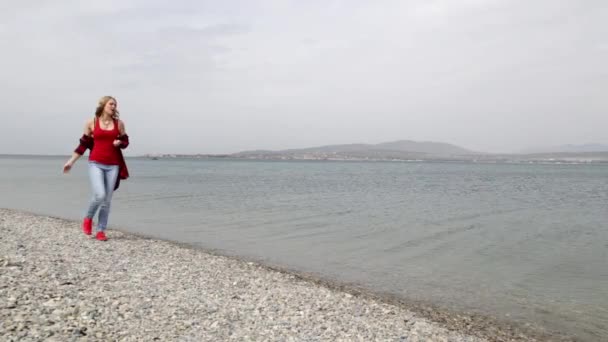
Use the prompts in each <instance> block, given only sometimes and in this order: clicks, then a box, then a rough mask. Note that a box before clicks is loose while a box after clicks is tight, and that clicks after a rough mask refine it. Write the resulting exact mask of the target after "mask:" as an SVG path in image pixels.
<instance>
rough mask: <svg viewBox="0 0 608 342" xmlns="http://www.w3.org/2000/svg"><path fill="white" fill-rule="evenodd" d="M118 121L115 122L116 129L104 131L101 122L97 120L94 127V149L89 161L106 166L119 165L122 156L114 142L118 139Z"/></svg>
mask: <svg viewBox="0 0 608 342" xmlns="http://www.w3.org/2000/svg"><path fill="white" fill-rule="evenodd" d="M119 135H120V131H119V130H118V121H117V120H114V128H112V129H110V130H105V129H102V128H101V127H100V126H99V120H98V119H97V120H95V124H94V127H93V141H94V144H93V149H92V150H91V153H90V154H89V160H91V161H95V162H98V163H100V164H105V165H119V164H120V156H119V150H118V147H116V146H114V140H116V139H117V138H118V136H119Z"/></svg>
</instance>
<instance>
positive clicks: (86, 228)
mask: <svg viewBox="0 0 608 342" xmlns="http://www.w3.org/2000/svg"><path fill="white" fill-rule="evenodd" d="M117 105H118V104H117V102H116V99H115V98H113V97H111V96H104V97H102V98H101V99H100V100H99V105H98V106H97V109H96V110H95V117H94V118H93V119H91V120H88V121H87V123H86V124H85V126H84V134H83V135H82V137H81V138H80V144H79V145H78V147H77V148H76V149H75V150H74V153H73V154H72V157H71V158H70V159H69V160H68V162H67V163H65V165H64V166H63V172H64V173H68V172H70V170H71V169H72V166H74V163H75V162H76V161H77V160H78V158H80V156H82V155H83V154H84V152H85V151H86V150H87V149H90V150H91V152H90V153H89V178H90V181H91V188H92V190H93V198H92V199H91V201H90V203H89V207H88V209H87V212H86V215H85V217H84V220H83V222H82V230H83V232H84V233H85V234H86V235H91V234H92V230H93V217H94V216H95V213H96V212H97V210H98V209H99V217H98V222H97V234H96V235H95V238H96V239H97V240H100V241H106V240H107V237H106V234H105V232H104V231H105V229H106V227H107V226H108V216H109V214H110V202H111V201H112V194H113V193H114V190H116V189H117V188H118V185H119V183H120V179H126V178H128V177H129V172H128V170H127V165H126V164H125V161H124V158H123V156H122V152H121V149H125V148H127V146H129V136H128V135H127V133H126V130H125V124H124V122H123V121H122V120H120V119H118V114H119V113H118V110H117Z"/></svg>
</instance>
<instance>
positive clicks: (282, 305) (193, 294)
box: [0, 209, 568, 341]
mask: <svg viewBox="0 0 608 342" xmlns="http://www.w3.org/2000/svg"><path fill="white" fill-rule="evenodd" d="M0 229H1V230H2V234H1V235H2V238H1V239H0V247H1V248H0V258H1V259H2V260H0V280H1V281H0V294H1V296H0V297H1V298H6V302H4V300H3V302H0V318H1V319H0V322H5V323H0V336H8V337H9V338H15V339H17V338H19V337H20V336H21V337H22V336H27V338H30V339H36V334H38V336H39V337H42V338H44V337H45V336H46V337H47V338H51V339H53V338H55V339H57V340H62V339H64V338H66V337H67V338H74V337H77V338H79V339H80V338H83V339H84V340H91V339H92V340H96V339H116V338H120V339H121V340H123V339H124V340H132V339H136V340H138V339H141V338H144V339H150V340H151V339H153V338H154V337H158V338H160V339H161V340H175V339H179V340H222V339H236V340H239V339H240V340H264V339H268V340H285V341H288V340H294V341H301V340H305V341H318V340H323V341H325V340H362V341H369V340H395V341H404V340H407V341H416V340H420V341H429V340H430V341H435V340H437V341H484V340H487V341H545V340H553V341H556V340H563V341H566V340H568V339H566V338H562V337H556V336H555V335H553V336H550V335H548V334H546V333H543V332H538V331H533V330H532V329H525V330H524V329H521V328H519V327H515V326H512V325H508V324H506V323H501V322H498V321H497V320H494V319H492V318H490V317H483V316H476V315H465V314H461V313H452V312H448V311H446V310H441V309H437V308H434V307H432V306H430V305H426V304H424V303H413V302H408V301H407V300H405V299H402V298H397V297H395V296H391V295H388V294H381V293H373V292H372V291H369V290H367V289H362V288H358V287H357V286H356V285H352V284H341V283H339V282H338V281H331V280H327V279H321V278H318V277H316V276H315V275H310V274H303V273H298V272H296V271H294V270H289V269H282V268H277V267H271V266H265V265H263V264H260V263H258V262H253V261H250V260H244V259H241V258H238V257H234V256H226V255H221V254H218V253H216V252H214V251H209V250H203V249H201V248H198V247H194V246H191V245H188V244H183V243H178V242H172V241H166V240H160V239H156V238H153V237H148V236H143V235H140V234H132V233H127V232H124V231H122V230H120V229H109V234H108V235H109V238H110V240H109V241H107V242H99V241H95V240H94V239H91V238H89V237H86V236H85V235H83V234H82V232H81V231H80V228H79V223H78V222H75V221H71V220H66V219H62V218H56V217H51V216H44V215H37V214H35V213H30V212H25V211H18V210H10V209H0ZM100 280H101V281H100ZM129 298H131V299H129ZM163 298H164V300H163ZM36 317H42V318H36ZM104 320H106V321H107V322H106V323H105V325H104V324H102V326H101V327H100V326H99V325H100V323H103V322H105V321H104ZM49 322H51V323H53V324H49ZM104 326H105V328H104ZM49 333H51V335H44V334H49ZM19 334H25V335H19Z"/></svg>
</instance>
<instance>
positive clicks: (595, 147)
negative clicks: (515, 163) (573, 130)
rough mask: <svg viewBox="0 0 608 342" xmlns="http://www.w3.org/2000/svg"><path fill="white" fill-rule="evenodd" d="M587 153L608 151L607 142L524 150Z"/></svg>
mask: <svg viewBox="0 0 608 342" xmlns="http://www.w3.org/2000/svg"><path fill="white" fill-rule="evenodd" d="M559 152H564V153H586V152H608V145H606V144H582V145H561V146H551V147H541V148H535V149H527V150H524V151H522V152H521V153H523V154H538V153H559Z"/></svg>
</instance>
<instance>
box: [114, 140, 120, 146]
mask: <svg viewBox="0 0 608 342" xmlns="http://www.w3.org/2000/svg"><path fill="white" fill-rule="evenodd" d="M120 144H122V141H120V140H118V139H116V140H114V147H118V146H120Z"/></svg>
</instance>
